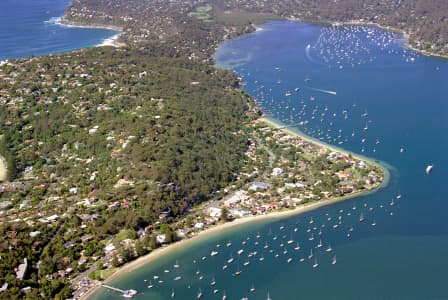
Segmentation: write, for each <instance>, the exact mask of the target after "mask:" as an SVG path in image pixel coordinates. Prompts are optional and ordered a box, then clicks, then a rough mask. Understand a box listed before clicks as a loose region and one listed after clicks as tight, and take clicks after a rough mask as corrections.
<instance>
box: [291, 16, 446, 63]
mask: <svg viewBox="0 0 448 300" xmlns="http://www.w3.org/2000/svg"><path fill="white" fill-rule="evenodd" d="M286 19H287V20H288V21H294V22H303V23H316V24H326V25H333V26H339V25H355V26H373V27H377V28H380V29H383V30H386V31H391V32H396V33H399V34H401V36H402V37H403V39H404V45H403V46H404V47H405V48H408V49H409V50H412V51H415V52H417V53H419V54H421V55H425V56H432V57H439V58H446V59H448V55H445V54H439V53H434V52H430V51H426V50H423V49H419V48H416V47H415V46H412V45H411V43H410V38H411V35H410V34H409V33H408V32H406V30H404V29H398V28H395V27H392V26H387V25H381V24H378V23H375V22H361V21H357V20H352V21H344V22H332V21H320V22H313V21H312V20H310V21H304V20H301V19H299V18H293V17H290V18H286Z"/></svg>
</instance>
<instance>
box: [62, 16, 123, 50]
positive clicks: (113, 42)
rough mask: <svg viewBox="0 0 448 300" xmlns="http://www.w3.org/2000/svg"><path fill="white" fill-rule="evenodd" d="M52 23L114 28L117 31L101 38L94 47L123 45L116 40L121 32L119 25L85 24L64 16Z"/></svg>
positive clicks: (68, 25)
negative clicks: (101, 40) (103, 38)
mask: <svg viewBox="0 0 448 300" xmlns="http://www.w3.org/2000/svg"><path fill="white" fill-rule="evenodd" d="M54 23H55V24H57V25H59V26H65V27H76V28H91V29H108V30H114V31H117V32H118V33H117V34H115V35H113V36H112V37H110V38H107V39H105V40H103V42H102V43H101V44H98V45H96V47H100V46H113V47H122V46H124V45H125V44H124V43H120V42H118V39H119V38H120V36H121V35H122V34H123V28H122V27H119V26H113V25H102V24H92V25H86V24H83V23H79V22H72V21H69V20H67V19H66V18H65V17H64V16H62V17H58V18H56V19H55V22H54Z"/></svg>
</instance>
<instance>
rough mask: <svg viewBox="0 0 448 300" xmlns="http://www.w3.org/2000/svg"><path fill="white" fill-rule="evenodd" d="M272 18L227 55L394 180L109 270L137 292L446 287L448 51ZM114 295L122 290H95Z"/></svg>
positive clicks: (395, 293) (272, 97)
mask: <svg viewBox="0 0 448 300" xmlns="http://www.w3.org/2000/svg"><path fill="white" fill-rule="evenodd" d="M261 27H262V28H263V30H260V31H258V32H256V33H253V34H250V35H246V36H243V37H241V38H238V39H234V40H231V41H228V42H226V43H224V44H222V45H221V47H220V48H219V49H218V51H217V53H216V60H217V63H218V65H219V66H220V67H225V68H228V69H231V70H233V71H235V72H236V73H237V74H239V75H240V76H241V77H242V78H243V79H244V81H245V82H246V86H245V87H244V89H245V90H246V91H247V92H249V93H250V94H251V95H253V96H254V97H255V98H256V100H257V102H258V103H259V104H260V106H261V107H262V108H263V109H264V110H265V111H267V112H269V115H270V117H272V118H275V119H278V120H280V121H282V122H283V123H285V124H299V123H301V124H302V125H300V126H299V127H297V128H293V129H294V130H298V129H300V130H301V131H303V132H305V133H307V134H308V135H310V136H312V137H314V138H317V139H319V140H322V141H324V142H326V143H329V144H332V145H335V146H338V147H341V148H343V149H347V150H349V151H352V152H354V153H359V154H362V155H365V156H368V157H372V158H374V159H378V160H381V161H384V162H386V163H387V164H390V165H391V166H393V167H394V168H393V169H392V171H391V178H390V181H389V184H388V185H387V186H386V187H384V188H382V189H380V190H379V191H378V192H376V193H373V194H369V195H365V196H360V197H356V198H353V199H350V200H347V201H344V202H340V203H337V204H334V205H330V206H326V207H322V208H319V209H317V210H315V211H311V212H306V213H303V214H300V215H297V216H291V217H288V218H280V219H266V220H262V221H259V222H258V221H256V222H254V223H250V224H245V225H243V226H241V227H237V228H231V229H226V230H224V231H223V232H221V233H220V234H216V235H212V236H207V237H206V238H203V239H198V240H197V241H196V242H194V243H190V244H188V246H187V247H182V248H181V249H179V250H175V251H173V252H169V254H168V255H166V256H164V257H161V258H159V259H158V261H157V262H156V263H151V264H148V265H146V266H143V265H142V266H141V268H140V269H138V270H136V271H134V272H132V273H130V274H126V275H123V276H120V277H117V278H115V279H114V280H112V281H111V282H110V284H111V285H113V286H118V287H120V288H123V289H130V288H133V289H136V290H137V291H138V293H139V294H138V295H137V296H136V299H169V298H170V297H171V294H172V293H173V292H174V293H173V294H174V296H175V298H176V299H196V298H197V297H198V294H199V293H202V294H203V298H204V299H222V295H223V294H224V293H225V294H226V296H227V299H241V298H243V297H247V298H249V299H266V297H267V294H268V293H269V295H270V297H271V298H272V299H430V298H431V299H434V298H438V299H446V298H448V288H447V287H446V284H445V278H447V275H448V258H447V257H446V249H447V246H448V221H447V220H448V201H447V200H448V199H447V197H446V191H447V189H446V187H445V181H446V178H448V171H447V168H446V166H447V163H448V158H447V155H446V153H448V138H447V137H446V134H444V133H445V132H446V131H447V129H448V118H447V116H448V101H446V95H447V94H448V85H447V83H448V82H447V78H448V61H447V60H444V59H440V58H433V57H425V56H422V55H419V54H417V53H415V52H412V51H409V50H407V49H405V48H403V40H402V38H401V37H400V36H399V35H397V34H395V33H388V32H385V31H383V30H379V29H376V28H373V27H362V26H358V27H334V28H333V27H320V26H315V25H309V24H304V23H299V22H289V21H275V22H270V23H268V24H265V25H263V26H261ZM313 117H314V118H313ZM429 164H431V165H432V164H433V165H434V169H433V172H432V173H430V174H429V175H427V174H425V168H426V166H427V165H429ZM361 213H363V216H364V217H365V219H364V220H363V221H360V214H361ZM335 225H337V226H336V227H335ZM311 238H313V239H312V240H310V239H311ZM319 240H322V243H323V246H322V247H318V242H319ZM289 241H293V242H291V243H289ZM230 243H231V245H230ZM297 243H299V245H300V249H297V248H298V246H299V245H297ZM227 245H229V246H227ZM266 246H267V247H266ZM329 246H331V251H327V249H328V247H329ZM240 249H242V250H244V252H243V253H242V254H241V255H238V254H237V252H238V250H240ZM271 250H272V251H271ZM311 250H312V251H313V257H312V258H309V256H310V254H311V253H310V252H311ZM212 251H216V252H218V254H216V255H214V256H211V253H212ZM249 254H250V255H249ZM334 256H336V257H337V263H336V264H332V260H333V258H334ZM231 257H233V258H234V260H233V262H231V263H229V259H230V258H231ZM290 259H291V260H290ZM301 259H303V262H302V261H301ZM246 262H249V264H247V265H245V263H246ZM175 265H176V266H177V267H175ZM313 265H317V266H315V267H314V268H313ZM224 266H227V267H226V268H224ZM238 271H241V274H239V275H236V273H235V272H238ZM179 277H180V278H179ZM175 278H177V280H175ZM214 282H216V284H212V283H214ZM148 286H150V287H148ZM251 288H253V289H254V290H253V291H251ZM214 290H217V292H216V294H214ZM111 298H117V299H118V298H120V296H119V295H118V294H114V293H112V292H109V291H106V290H100V291H99V292H97V293H95V294H94V295H93V296H92V299H111Z"/></svg>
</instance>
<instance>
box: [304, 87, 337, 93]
mask: <svg viewBox="0 0 448 300" xmlns="http://www.w3.org/2000/svg"><path fill="white" fill-rule="evenodd" d="M306 88H308V89H310V90H313V91H317V92H322V93H326V94H330V95H336V92H335V91H330V90H323V89H318V88H313V87H309V86H307V87H306Z"/></svg>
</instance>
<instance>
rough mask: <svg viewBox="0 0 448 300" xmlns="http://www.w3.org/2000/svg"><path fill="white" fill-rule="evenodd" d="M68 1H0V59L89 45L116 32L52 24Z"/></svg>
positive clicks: (95, 43) (61, 13)
mask: <svg viewBox="0 0 448 300" xmlns="http://www.w3.org/2000/svg"><path fill="white" fill-rule="evenodd" d="M69 4H70V1H69V0H1V1H0V60H3V59H7V58H19V57H27V56H31V55H35V56H37V55H44V54H50V53H60V52H68V51H72V50H75V49H80V48H85V47H91V46H95V45H99V44H102V43H103V42H104V41H105V40H106V39H108V38H110V37H112V36H113V35H115V34H117V32H116V31H114V30H106V29H91V28H75V27H67V26H61V25H58V24H56V22H57V18H58V17H61V16H62V15H63V14H64V11H65V9H66V8H67V6H68V5H69Z"/></svg>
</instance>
